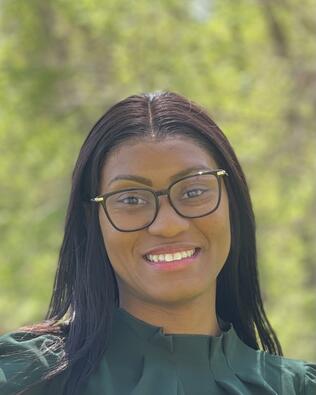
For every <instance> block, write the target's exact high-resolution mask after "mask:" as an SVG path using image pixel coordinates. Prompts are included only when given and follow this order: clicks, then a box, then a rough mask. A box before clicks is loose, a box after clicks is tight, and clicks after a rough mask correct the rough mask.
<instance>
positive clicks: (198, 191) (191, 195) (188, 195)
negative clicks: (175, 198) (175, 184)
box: [183, 188, 208, 199]
mask: <svg viewBox="0 0 316 395" xmlns="http://www.w3.org/2000/svg"><path fill="white" fill-rule="evenodd" d="M207 191H208V189H202V188H195V189H190V190H188V191H186V192H185V193H184V194H183V197H184V198H185V199H187V198H194V197H199V196H201V195H202V194H203V193H205V192H207Z"/></svg>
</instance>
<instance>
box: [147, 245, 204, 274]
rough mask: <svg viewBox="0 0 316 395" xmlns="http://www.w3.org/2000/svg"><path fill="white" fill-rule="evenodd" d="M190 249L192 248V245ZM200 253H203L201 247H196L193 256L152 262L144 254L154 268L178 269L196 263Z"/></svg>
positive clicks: (159, 269)
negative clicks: (171, 260) (170, 260)
mask: <svg viewBox="0 0 316 395" xmlns="http://www.w3.org/2000/svg"><path fill="white" fill-rule="evenodd" d="M190 249H192V247H191V248H190ZM169 251H170V250H169ZM178 251H179V250H178ZM180 251H183V250H180ZM200 254H201V248H199V247H196V248H195V252H194V254H193V255H192V256H191V257H187V258H183V259H179V260H176V261H173V262H151V261H149V260H147V259H146V257H145V256H144V260H145V262H146V263H147V264H148V265H149V266H150V267H152V268H153V269H154V270H158V271H176V270H181V269H184V268H185V267H187V266H190V265H192V264H194V263H195V261H196V260H197V259H198V257H199V255H200Z"/></svg>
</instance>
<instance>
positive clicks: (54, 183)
mask: <svg viewBox="0 0 316 395" xmlns="http://www.w3.org/2000/svg"><path fill="white" fill-rule="evenodd" d="M314 8H315V4H314V2H313V1H312V0H301V1H299V0H280V1H278V2H275V1H272V0H257V1H249V0H240V1H238V2H236V1H234V0H221V1H219V0H217V1H215V0H213V1H204V0H181V1H180V0H168V1H167V0H161V1H160V2H151V1H149V0H137V1H135V0H134V1H133V0H129V1H127V0H125V1H124V0H121V1H119V0H106V1H105V0H103V1H100V0H99V1H95V0H81V1H79V2H77V1H74V0H67V1H66V0H56V1H54V2H49V1H47V2H43V1H41V0H29V1H28V2H25V1H23V0H2V1H1V2H0V18H1V25H0V33H1V41H0V84H1V85H0V88H1V89H0V103H1V107H0V154H1V155H0V185H1V191H2V193H1V194H0V232H1V240H0V243H1V249H0V281H1V288H0V312H1V323H0V330H1V331H7V330H13V329H14V328H16V327H17V326H19V325H22V324H25V323H28V322H33V321H38V320H40V319H42V318H43V316H44V314H45V311H46V308H47V305H48V301H49V297H50V292H51V288H52V283H53V276H54V271H55V267H56V262H57V257H58V249H59V246H60V243H61V240H62V233H63V222H64V215H65V210H66V204H67V198H68V194H69V190H70V176H71V171H72V167H73V165H74V162H75V160H76V156H77V154H78V152H79V148H80V145H81V144H82V142H83V139H84V137H85V136H86V134H87V133H88V130H89V129H90V128H91V126H92V124H93V123H94V121H95V120H96V119H97V118H98V117H99V116H101V114H102V113H103V112H104V111H105V110H106V109H107V108H108V107H109V106H110V105H111V104H112V103H114V102H115V101H117V100H119V99H120V98H123V97H125V96H127V95H129V94H132V93H136V92H142V91H152V90H162V89H169V90H174V91H176V92H179V93H180V94H184V95H186V96H188V97H190V98H192V99H193V100H195V101H197V102H198V103H202V104H203V105H204V106H205V107H206V108H207V109H209V112H210V113H211V116H213V117H214V119H215V120H216V121H218V122H219V124H220V126H221V127H222V129H223V130H224V131H225V133H226V134H227V135H228V137H229V139H230V140H231V141H232V144H233V146H234V147H235V149H236V151H237V154H238V156H239V157H240V159H241V162H242V164H243V167H244V169H245V172H246V174H247V176H248V180H249V184H250V188H251V193H252V196H253V201H254V206H255V211H256V214H257V224H258V244H259V263H260V274H261V278H262V288H263V293H264V297H265V299H266V308H267V310H268V313H269V316H270V319H271V322H272V324H273V325H274V326H275V329H276V330H277V333H278V334H279V337H280V340H281V342H282V344H283V348H284V351H285V354H286V355H288V356H291V357H296V358H305V359H316V353H315V349H316V347H315V345H316V336H315V333H316V330H315V329H316V317H315V307H316V295H315V286H316V265H315V255H316V254H315V253H316V247H315V246H316V243H315V239H316V235H315V224H314V222H313V221H312V220H311V219H312V218H313V217H314V216H315V212H316V191H315V168H316V158H315V148H316V138H315V130H314V124H315V118H316V114H315V112H316V93H315V92H316V89H315V85H316V72H315V61H314V60H315V53H316V48H315V46H316V40H315V34H316V29H315V26H316V25H315V15H316V14H315V12H314V11H315V10H314ZM12 312H14V314H12ZM312 344H313V345H314V347H312V346H311V345H312Z"/></svg>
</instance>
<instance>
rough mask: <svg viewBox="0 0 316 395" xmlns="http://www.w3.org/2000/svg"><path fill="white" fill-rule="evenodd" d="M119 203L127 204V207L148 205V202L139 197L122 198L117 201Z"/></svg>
mask: <svg viewBox="0 0 316 395" xmlns="http://www.w3.org/2000/svg"><path fill="white" fill-rule="evenodd" d="M117 202H118V203H122V204H126V205H131V206H138V205H142V204H146V203H147V202H146V200H145V199H143V198H141V197H139V196H125V197H120V198H119V199H118V200H117Z"/></svg>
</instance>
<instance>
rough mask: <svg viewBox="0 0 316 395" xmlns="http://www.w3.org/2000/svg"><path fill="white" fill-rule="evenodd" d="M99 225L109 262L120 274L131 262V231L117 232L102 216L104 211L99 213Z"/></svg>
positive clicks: (122, 274) (126, 269)
mask: <svg viewBox="0 0 316 395" xmlns="http://www.w3.org/2000/svg"><path fill="white" fill-rule="evenodd" d="M99 221H100V227H101V231H102V236H103V241H104V246H105V249H106V252H107V255H108V257H109V260H110V262H111V265H112V267H113V269H114V271H115V273H117V274H118V275H120V276H124V273H125V272H126V271H128V268H129V266H130V265H129V264H128V263H130V262H131V254H132V249H133V245H134V243H133V239H134V238H133V235H132V233H124V232H119V231H117V230H116V229H114V228H113V226H112V225H111V224H110V223H109V222H108V221H107V219H106V218H105V217H104V213H103V212H101V213H99Z"/></svg>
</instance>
